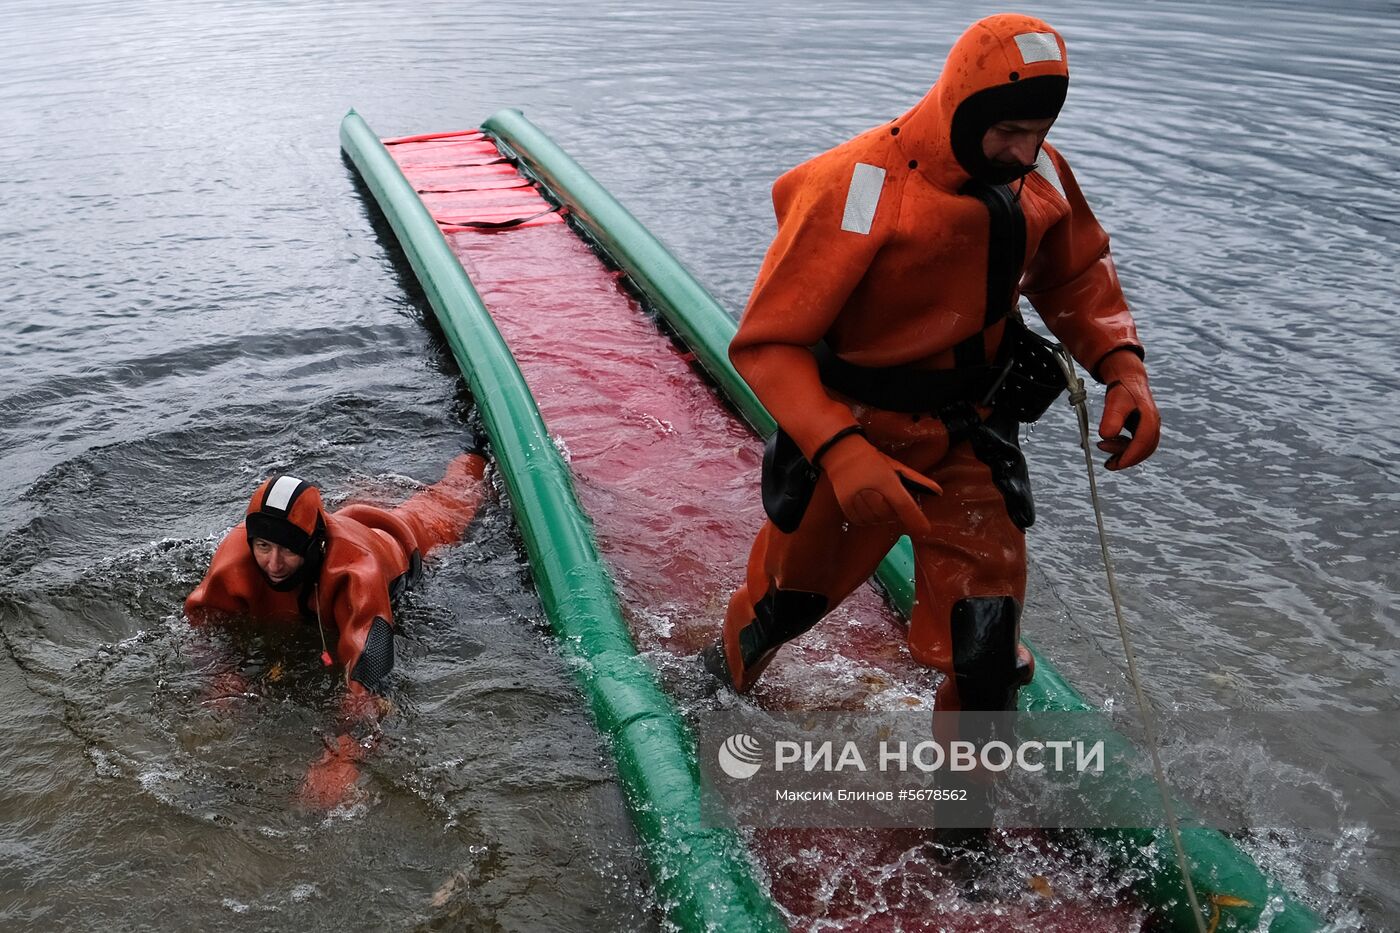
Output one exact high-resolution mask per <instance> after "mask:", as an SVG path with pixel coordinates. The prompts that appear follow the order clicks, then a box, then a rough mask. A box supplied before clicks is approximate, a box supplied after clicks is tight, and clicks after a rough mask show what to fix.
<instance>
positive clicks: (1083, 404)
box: [1055, 345, 1207, 933]
mask: <svg viewBox="0 0 1400 933" xmlns="http://www.w3.org/2000/svg"><path fill="white" fill-rule="evenodd" d="M1055 358H1056V359H1057V360H1058V361H1059V363H1060V368H1061V369H1062V370H1064V374H1065V382H1066V383H1068V385H1069V403H1070V404H1071V405H1073V406H1074V408H1075V411H1076V412H1077V413H1078V415H1079V443H1080V446H1081V447H1083V448H1084V463H1085V465H1086V466H1087V467H1088V469H1089V496H1090V498H1091V499H1092V500H1093V503H1094V521H1095V522H1097V523H1098V527H1099V549H1100V550H1101V551H1102V552H1103V566H1104V570H1105V571H1106V572H1107V574H1108V594H1109V596H1110V597H1111V598H1112V599H1113V614H1114V615H1115V616H1116V617H1117V619H1118V634H1119V636H1120V637H1121V638H1122V640H1123V654H1124V655H1125V656H1126V657H1127V659H1128V680H1129V681H1131V682H1132V685H1133V695H1134V696H1135V697H1137V706H1138V712H1139V713H1140V714H1141V715H1142V725H1143V729H1144V730H1145V731H1146V733H1147V749H1148V751H1149V752H1150V753H1151V755H1152V770H1153V773H1154V774H1155V775H1156V778H1157V790H1158V791H1159V792H1160V793H1161V795H1162V810H1163V811H1164V812H1165V814H1166V817H1167V829H1168V830H1169V831H1170V832H1171V837H1172V845H1174V846H1175V847H1176V861H1177V866H1178V867H1179V868H1180V869H1181V880H1182V882H1183V883H1184V884H1185V885H1186V897H1187V900H1189V901H1190V902H1191V915H1192V916H1193V917H1195V918H1196V929H1197V930H1199V931H1200V933H1207V931H1206V921H1205V917H1204V915H1203V914H1202V913H1201V905H1200V902H1199V901H1197V900H1196V888H1195V885H1193V884H1192V883H1191V872H1190V870H1189V869H1188V868H1187V865H1186V847H1185V846H1184V845H1183V844H1182V842H1181V825H1180V823H1178V822H1177V818H1176V809H1175V808H1174V807H1173V806H1172V795H1171V790H1170V789H1169V788H1168V787H1167V775H1166V771H1165V770H1164V769H1163V768H1162V759H1161V757H1160V756H1159V755H1158V754H1157V725H1156V721H1155V719H1154V718H1153V715H1152V707H1151V706H1149V705H1148V702H1147V697H1146V695H1144V694H1143V692H1142V681H1141V679H1140V678H1139V677H1138V671H1137V659H1136V657H1135V656H1134V654H1133V645H1132V641H1131V640H1130V639H1129V637H1128V623H1127V622H1125V621H1124V620H1123V604H1122V602H1121V601H1120V600H1119V598H1118V581H1117V579H1116V578H1115V577H1114V574H1113V558H1111V557H1110V556H1109V554H1108V534H1107V533H1106V532H1105V531H1104V527H1103V508H1102V506H1101V505H1100V503H1099V484H1098V480H1097V479H1096V478H1095V476H1094V455H1093V452H1092V451H1091V449H1090V447H1089V406H1088V403H1087V394H1086V393H1085V391H1084V380H1083V379H1080V378H1079V374H1078V373H1077V372H1075V369H1074V360H1073V358H1072V357H1070V355H1069V353H1068V351H1066V350H1065V348H1064V347H1063V346H1059V345H1056V347H1055Z"/></svg>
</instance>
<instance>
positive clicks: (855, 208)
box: [705, 14, 1156, 711]
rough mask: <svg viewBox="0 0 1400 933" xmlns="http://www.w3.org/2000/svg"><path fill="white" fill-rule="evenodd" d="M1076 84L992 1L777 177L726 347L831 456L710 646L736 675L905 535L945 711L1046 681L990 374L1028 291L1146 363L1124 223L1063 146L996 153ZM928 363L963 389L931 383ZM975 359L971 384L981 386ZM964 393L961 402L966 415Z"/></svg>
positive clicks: (919, 646)
mask: <svg viewBox="0 0 1400 933" xmlns="http://www.w3.org/2000/svg"><path fill="white" fill-rule="evenodd" d="M1067 84H1068V69H1067V66H1066V62H1065V48H1064V41H1063V40H1062V39H1061V38H1060V36H1059V34H1058V33H1056V32H1055V31H1054V30H1053V29H1051V27H1050V26H1048V25H1047V24H1045V23H1044V22H1041V21H1040V20H1037V19H1033V18H1031V17H1026V16H1019V15H1009V14H1003V15H998V16H993V17H989V18H987V19H985V20H982V21H980V22H978V23H976V24H974V25H973V26H972V27H971V28H970V29H969V30H968V31H967V32H966V33H965V34H964V35H963V36H962V37H961V38H960V39H959V40H958V41H957V43H956V44H955V45H954V47H953V49H952V51H951V53H950V54H949V56H948V60H947V63H946V65H945V67H944V69H943V72H942V74H941V76H940V77H939V79H938V81H937V83H936V84H935V85H934V86H933V88H932V89H931V90H930V91H929V93H928V94H927V95H926V96H925V97H924V98H923V100H921V101H920V102H919V103H918V104H917V105H915V106H914V108H913V109H911V110H910V111H909V112H907V113H905V114H904V115H903V116H901V117H899V118H897V119H896V120H894V121H892V122H891V123H889V124H886V125H884V126H880V127H877V128H875V129H872V130H869V131H867V132H865V133H862V134H861V135H859V136H857V137H855V138H854V139H852V140H850V141H848V142H846V143H843V144H842V145H840V146H837V147H836V148H835V149H832V150H830V151H828V152H826V153H823V154H821V155H819V156H817V157H815V158H813V159H811V160H810V161H808V162H806V163H804V164H802V165H800V166H798V167H797V168H795V169H793V170H791V171H789V172H787V173H786V174H784V175H783V176H782V177H781V178H779V179H778V181H777V183H776V184H775V185H774V187H773V202H774V206H775V209H776V213H777V219H778V232H777V236H776V237H775V239H774V241H773V244H772V246H771V247H770V248H769V250H768V253H767V255H766V257H765V259H764V262H763V265H762V268H761V270H760V272H759V275H758V279H757V282H756V284H755V286H754V289H753V293H752V296H751V297H750V299H749V303H748V306H747V308H746V309H745V311H744V315H743V318H742V320H741V322H740V325H739V329H738V332H737V334H736V335H735V337H734V341H733V343H732V344H731V346H730V358H731V359H732V360H733V362H734V365H735V367H736V368H737V369H738V371H739V373H740V374H741V375H742V376H743V377H744V379H745V380H746V381H747V382H748V383H749V385H750V386H752V388H753V390H754V392H755V393H756V394H757V395H758V397H759V399H760V400H761V401H762V402H763V403H764V405H766V406H767V408H768V410H769V411H770V412H771V413H772V414H773V416H774V418H775V419H776V420H777V422H778V425H779V427H780V429H781V431H782V432H783V433H784V434H785V435H786V436H787V437H788V438H790V439H791V442H795V445H796V448H797V449H799V450H800V452H801V455H802V456H803V457H805V460H806V462H807V463H809V464H812V465H813V469H814V470H816V471H819V473H818V475H817V477H816V479H815V490H814V491H812V492H811V493H810V495H811V499H810V501H809V502H808V504H807V506H806V508H805V511H802V512H801V514H800V519H798V520H796V524H795V527H790V528H788V529H787V530H783V529H780V528H779V527H778V526H777V525H776V524H775V523H774V522H773V521H771V520H770V521H769V522H767V523H766V524H765V525H764V527H763V528H762V530H761V531H760V532H759V534H758V538H757V540H756V542H755V544H754V546H753V550H752V553H751V555H750V558H749V563H748V569H747V574H746V578H745V582H744V584H743V586H742V587H741V588H740V589H739V590H738V591H737V592H736V593H735V594H734V597H733V598H732V600H731V602H730V604H729V609H728V613H727V615H726V618H725V623H724V633H723V637H722V639H721V640H720V642H718V643H717V644H716V646H714V647H713V648H711V649H708V650H707V652H706V657H705V661H706V664H707V666H709V667H710V669H711V670H712V671H713V672H714V673H716V674H717V675H718V676H720V677H721V678H723V679H725V680H728V681H729V682H731V683H732V684H733V685H734V687H735V688H736V689H738V690H740V691H745V690H748V689H749V688H750V687H752V686H753V684H754V682H755V680H756V679H757V678H758V676H759V675H760V674H761V673H762V671H763V668H764V667H765V666H766V665H767V664H768V662H769V661H770V660H771V659H772V657H773V656H774V654H775V652H776V651H777V649H778V647H779V646H780V645H781V644H783V643H784V642H786V641H788V640H790V639H792V638H795V637H797V636H799V635H801V634H802V633H803V632H805V631H807V630H808V629H810V628H811V627H812V626H814V625H815V624H816V623H817V622H818V621H819V620H820V619H821V618H822V616H823V615H825V614H826V613H827V612H828V611H830V610H831V609H832V608H833V607H835V606H836V605H837V604H838V603H840V602H841V601H842V600H843V599H844V598H845V597H846V596H847V595H848V594H849V593H850V592H851V591H852V590H853V589H854V588H855V587H857V586H858V585H860V584H861V583H862V582H863V581H864V580H866V579H867V578H868V577H869V576H870V575H871V573H872V572H873V571H874V569H875V567H876V565H877V564H878V563H879V561H880V559H881V558H883V557H884V555H885V554H886V553H887V552H888V551H889V549H890V547H891V546H892V545H893V544H894V543H895V541H896V540H898V538H899V537H900V536H901V535H902V534H905V533H909V534H910V536H911V538H912V540H913V544H914V553H915V568H916V603H915V606H914V612H913V618H912V620H911V624H910V627H909V636H908V638H909V648H910V651H911V653H912V654H913V656H914V658H915V659H916V660H917V661H918V662H919V663H921V664H925V665H928V666H931V667H934V668H937V669H938V670H940V671H942V672H943V673H944V674H945V675H947V676H946V677H945V678H944V681H943V684H942V686H941V687H940V688H939V691H938V695H937V705H938V708H939V709H941V710H945V711H948V710H958V709H983V710H1004V709H1012V708H1014V704H1015V696H1016V690H1017V688H1018V687H1019V686H1020V685H1021V684H1023V683H1026V682H1028V681H1029V679H1030V675H1031V659H1030V654H1029V652H1028V651H1027V650H1026V649H1025V648H1024V646H1022V645H1020V643H1019V637H1020V613H1021V604H1022V602H1023V601H1024V598H1025V584H1026V550H1025V533H1024V528H1025V527H1026V526H1028V525H1029V524H1030V522H1031V521H1032V520H1033V512H1032V510H1031V506H1030V500H1029V487H1028V486H1027V485H1026V482H1025V480H1024V476H1023V475H1022V477H1021V478H1020V479H1017V477H1016V476H1015V475H1014V474H1015V473H1016V469H1017V468H1019V469H1020V470H1021V471H1022V473H1023V471H1024V460H1023V459H1022V458H1021V457H1020V453H1019V448H1018V444H1017V427H1018V425H1017V419H1016V416H1014V415H1011V416H1008V415H1006V414H1005V412H1004V411H1003V408H1002V403H1001V401H1000V399H1001V396H1000V395H995V393H996V392H997V391H998V389H997V388H996V385H997V384H996V382H995V380H994V379H992V378H991V377H990V376H989V375H988V374H991V375H993V376H994V375H995V373H997V372H1004V371H1005V370H1003V369H1001V366H1002V361H1003V360H1004V359H1006V358H1007V353H1008V351H1009V348H1010V347H1011V342H1012V341H1014V340H1016V339H1020V338H1018V337H1016V336H1015V334H1014V333H1013V330H1012V328H1013V327H1016V326H1018V325H1019V327H1020V328H1021V331H1024V325H1022V324H1021V323H1020V319H1019V314H1018V312H1017V311H1016V305H1017V302H1018V300H1019V296H1020V295H1021V294H1024V295H1025V296H1026V297H1027V298H1028V299H1029V300H1030V302H1031V303H1032V305H1033V306H1034V307H1035V309H1036V311H1037V312H1038V313H1039V314H1040V316H1041V317H1042V318H1043V319H1044V321H1045V323H1046V325H1047V326H1048V327H1049V328H1050V330H1051V332H1052V333H1053V334H1054V335H1055V336H1056V337H1057V338H1058V339H1059V340H1060V341H1061V342H1062V343H1063V344H1064V345H1065V346H1066V348H1067V349H1068V350H1069V351H1070V352H1071V353H1072V354H1073V355H1074V357H1075V358H1076V359H1077V360H1078V361H1079V362H1080V363H1081V364H1082V365H1083V366H1084V367H1085V368H1086V369H1088V370H1089V371H1090V372H1091V373H1095V374H1096V375H1102V372H1101V370H1100V368H1099V367H1100V364H1101V363H1102V362H1103V361H1104V360H1105V358H1106V357H1108V356H1109V355H1110V354H1113V355H1114V356H1115V357H1116V358H1117V357H1126V358H1129V360H1128V364H1127V365H1126V367H1125V368H1126V369H1127V370H1131V371H1132V372H1134V373H1138V372H1140V371H1142V370H1141V359H1142V355H1143V353H1142V347H1141V344H1140V343H1139V341H1138V337H1137V333H1136V329H1135V327H1134V324H1133V320H1132V317H1131V315H1130V314H1129V312H1128V308H1127V305H1126V303H1125V301H1124V299H1123V294H1122V292H1121V290H1120V288H1119V284H1118V279H1117V275H1116V273H1115V271H1114V266H1113V261H1112V259H1111V258H1110V256H1109V252H1108V237H1107V235H1106V234H1105V233H1104V231H1103V230H1102V228H1100V226H1099V224H1098V223H1097V221H1096V220H1095V219H1094V215H1093V213H1092V212H1091V211H1090V209H1089V206H1088V204H1087V203H1086V202H1085V200H1084V197H1083V195H1082V194H1081V193H1080V190H1079V186H1078V185H1077V184H1076V183H1075V179H1074V176H1073V174H1072V173H1071V172H1070V168H1069V164H1068V163H1067V162H1066V161H1065V159H1064V157H1063V156H1061V155H1060V154H1059V153H1058V152H1056V151H1055V150H1054V149H1053V148H1051V147H1050V146H1048V145H1045V146H1042V148H1041V149H1040V150H1039V154H1038V159H1037V161H1036V163H1035V166H1034V170H1032V171H1029V174H1026V171H1027V168H1028V167H1021V168H1020V170H1019V171H1015V172H1006V171H1005V170H1004V166H1001V165H998V164H996V163H993V162H991V161H989V160H988V158H987V157H986V156H985V155H984V153H983V148H982V139H983V135H984V133H985V132H986V130H987V129H988V128H989V127H991V126H992V125H994V124H999V123H1001V121H1007V120H1037V119H1045V118H1053V117H1054V116H1055V115H1056V114H1057V113H1058V111H1059V108H1060V105H1061V103H1062V102H1063V99H1064V94H1065V90H1066V88H1067ZM1004 342H1005V343H1006V347H1004V346H1003V344H1004ZM1125 349H1126V350H1127V351H1128V352H1126V353H1116V352H1115V351H1119V350H1125ZM1142 372H1143V374H1142V378H1141V386H1142V389H1141V393H1146V388H1145V387H1146V381H1145V371H1142ZM968 374H977V377H978V378H980V379H982V381H981V382H978V381H977V379H974V378H973V377H972V376H971V375H968ZM965 377H966V378H965ZM930 379H931V380H933V382H934V383H935V385H937V386H942V389H941V390H940V391H942V396H941V398H942V400H943V401H948V400H949V399H950V398H955V399H956V400H957V401H958V402H959V404H961V408H948V409H942V406H941V403H936V402H934V401H932V399H933V397H934V396H933V395H927V394H925V395H920V393H921V392H922V393H927V392H929V391H931V390H929V389H928V388H927V386H926V385H925V383H926V382H927V381H928V380H930ZM939 380H942V381H941V382H939ZM959 380H963V382H959ZM969 380H970V381H971V382H974V383H976V385H975V386H973V388H974V389H975V391H970V392H962V390H961V389H959V386H962V387H963V388H967V385H965V383H967V382H968V381H969ZM950 387H951V393H950V391H947V390H949V389H950ZM983 389H988V390H989V391H988V392H987V393H986V394H985V395H984V393H983ZM960 392H962V394H961V396H960V395H959V393H960ZM922 398H928V399H930V401H929V402H928V403H927V404H924V403H923V402H922V401H920V399H922ZM993 399H995V400H993ZM983 402H988V404H982V403H983ZM1046 404H1048V402H1047V403H1046ZM950 411H961V412H962V414H963V416H964V420H963V421H962V422H961V423H958V424H956V425H954V424H952V420H953V419H952V417H951V416H950V415H949V412H950ZM1152 416H1153V417H1155V407H1154V408H1152ZM1130 424H1131V422H1130ZM1154 431H1155V428H1154ZM1155 443H1156V436H1155V434H1153V436H1152V440H1151V445H1152V446H1155ZM770 449H771V447H770ZM1149 452H1150V451H1149ZM999 460H1003V461H1006V463H1004V464H1003V467H1004V468H1003V467H998V468H996V469H994V462H996V461H999ZM997 470H1001V473H1000V474H998V473H997ZM766 481H767V477H765V482H766ZM911 496H912V498H911ZM911 503H912V504H911ZM770 514H772V512H771V511H770Z"/></svg>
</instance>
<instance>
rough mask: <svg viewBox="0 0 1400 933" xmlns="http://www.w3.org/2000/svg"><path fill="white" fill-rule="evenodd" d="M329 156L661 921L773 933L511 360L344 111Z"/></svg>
mask: <svg viewBox="0 0 1400 933" xmlns="http://www.w3.org/2000/svg"><path fill="white" fill-rule="evenodd" d="M340 145H341V149H343V150H344V152H345V153H346V155H348V156H349V157H350V160H351V161H352V162H353V163H354V165H355V168H356V170H357V171H358V172H359V173H360V177H361V178H363V179H364V181H365V184H366V185H368V187H369V190H370V192H371V193H372V194H373V195H374V199H375V201H376V202H378V204H379V207H380V210H381V211H383V213H384V216H385V217H386V218H387V219H388V221H389V223H390V225H391V226H392V227H393V230H394V234H395V235H396V236H397V237H398V240H399V243H400V245H401V246H402V247H403V250H404V253H405V254H406V255H407V256H408V261H409V263H410V265H412V267H413V271H414V273H415V274H416V275H417V276H418V281H419V282H420V283H421V284H422V286H423V291H424V292H425V293H426V294H427V296H428V301H429V303H430V304H431V305H432V307H433V311H434V312H435V313H436V314H437V317H438V320H439V321H440V322H441V324H442V329H443V331H444V333H446V335H447V340H448V344H449V345H450V346H451V348H452V354H453V356H455V357H456V359H457V364H458V366H460V367H461V370H462V373H463V375H464V376H465V377H466V379H467V383H468V385H469V386H470V388H471V392H472V396H473V397H474V398H475V399H476V403H477V406H478V409H479V411H480V413H481V419H482V423H483V425H484V426H485V428H486V432H487V434H488V435H489V437H490V440H491V449H492V452H493V454H494V455H495V460H496V463H497V465H498V467H499V469H500V471H501V475H502V477H503V478H504V480H505V484H506V489H507V491H508V492H509V495H510V500H511V503H512V505H513V506H514V509H515V516H516V520H517V522H518V524H519V526H520V534H521V537H522V538H523V539H524V542H525V550H526V553H527V556H528V558H529V561H530V568H531V571H532V573H533V575H534V581H535V585H536V587H537V588H538V590H539V594H540V600H541V602H542V604H543V606H544V611H545V614H546V616H548V618H549V621H550V624H551V626H552V627H553V629H554V632H555V634H556V635H557V637H558V639H559V644H560V649H561V651H562V652H563V654H564V655H565V657H566V659H568V660H570V661H571V662H572V666H573V667H574V668H575V669H576V670H577V672H578V677H579V680H580V683H581V687H582V690H583V693H584V696H586V697H587V698H588V702H589V705H590V707H591V709H592V711H593V715H594V718H595V719H596V721H597V723H598V728H599V729H600V731H601V732H602V733H603V734H604V735H605V736H607V738H608V740H609V742H610V744H611V748H612V751H613V754H614V755H615V756H616V759H617V770H618V777H619V779H620V780H621V781H622V785H623V789H624V794H625V797H626V800H627V803H628V806H629V807H630V809H631V813H632V819H633V821H634V824H635V825H636V828H637V835H638V836H639V837H640V838H641V840H642V845H643V847H644V849H645V851H646V854H647V859H648V862H649V863H650V868H651V874H652V878H653V880H654V882H655V885H656V890H657V893H658V895H659V898H660V900H661V902H662V904H663V905H664V907H665V909H666V911H667V914H668V916H669V917H670V919H671V920H672V922H674V923H675V925H676V926H677V927H679V928H680V929H682V930H687V931H697V933H698V931H726V933H727V931H754V933H760V931H779V930H785V929H786V925H785V924H784V923H783V920H782V917H781V915H780V914H779V912H778V910H777V908H776V907H775V906H774V905H773V902H772V901H771V900H770V899H769V898H768V896H767V895H766V894H765V893H763V891H762V890H761V889H760V888H759V886H758V884H757V883H756V882H755V880H754V876H753V872H752V867H751V863H750V861H749V855H748V851H747V849H746V848H745V846H744V845H743V843H742V842H741V841H740V840H739V838H738V837H737V835H735V834H734V833H733V832H732V831H729V830H724V829H716V828H710V827H706V826H704V825H703V823H702V820H701V814H700V774H699V769H698V767H697V765H696V762H695V740H694V738H693V737H692V736H691V735H690V732H689V730H688V729H687V728H686V726H685V723H684V721H683V720H682V719H681V717H680V714H679V713H678V711H677V710H676V708H675V707H674V705H673V704H672V703H671V701H670V700H669V699H668V698H667V697H666V695H665V693H663V692H662V691H661V689H660V688H659V687H658V685H657V683H656V680H655V678H654V676H653V674H652V671H651V668H650V666H649V665H648V664H647V663H646V662H645V661H644V660H643V659H642V658H640V657H638V656H637V652H636V647H635V646H634V645H633V643H632V638H631V636H630V634H629V633H628V631H627V626H626V623H625V622H624V621H623V617H622V611H621V607H620V606H619V605H618V602H617V596H616V593H615V591H614V589H613V583H612V580H611V579H610V578H609V576H608V573H607V571H606V570H605V569H604V564H603V562H602V560H601V558H600V557H599V555H598V550H597V546H596V543H595V542H594V539H593V534H592V530H591V528H590V525H589V522H588V520H587V519H586V518H585V517H584V513H583V510H582V507H581V506H580V505H579V502H578V499H577V497H576V496H575V493H574V487H573V480H572V477H571V475H570V473H569V468H568V467H567V466H566V465H565V463H564V461H563V458H562V457H561V456H560V454H559V451H558V449H557V448H556V447H555V445H554V442H553V441H552V440H551V439H550V436H549V433H548V432H547V431H546V429H545V425H544V421H543V419H542V418H541V417H540V413H539V409H538V408H537V407H536V405H535V400H534V398H533V397H532V396H531V394H530V390H529V389H528V388H527V387H526V384H525V380H524V378H523V377H522V376H521V374H520V370H519V368H518V367H517V365H516V362H515V358H514V357H513V356H512V355H511V353H510V350H509V349H508V348H507V346H506V344H505V341H504V340H503V339H502V338H501V335H500V332H499V331H498V330H497V329H496V325H495V322H494V321H492V319H491V316H490V314H489V313H488V312H487V310H486V307H485V305H484V304H482V301H481V298H480V296H479V295H478V294H477V292H476V289H475V288H474V287H473V286H472V283H471V280H470V279H469V278H468V276H467V274H466V272H465V271H464V270H463V268H462V264H461V263H460V262H459V261H458V259H457V257H456V256H455V255H453V253H452V250H451V248H450V247H449V246H448V244H447V241H446V240H445V239H444V238H443V235H442V233H441V231H440V230H439V229H438V226H437V224H436V223H435V222H434V221H433V219H432V217H431V216H430V215H429V214H428V211H427V209H426V208H425V207H424V206H423V203H422V201H421V200H420V199H419V197H418V194H417V193H416V192H415V191H414V190H413V187H412V186H411V185H410V184H409V183H408V181H407V180H406V179H405V178H404V176H403V173H402V172H401V171H400V170H399V167H398V165H397V164H396V163H395V162H394V160H393V157H392V156H390V155H389V152H388V150H386V149H385V148H384V145H383V144H382V143H381V142H380V141H379V138H378V137H377V136H376V135H375V134H374V132H373V131H371V130H370V128H369V126H368V125H367V124H366V123H365V121H364V120H363V119H362V118H361V117H360V116H359V114H357V113H355V111H353V110H351V111H350V112H349V113H348V114H346V116H345V119H344V120H343V121H342V122H341V124H340Z"/></svg>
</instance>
